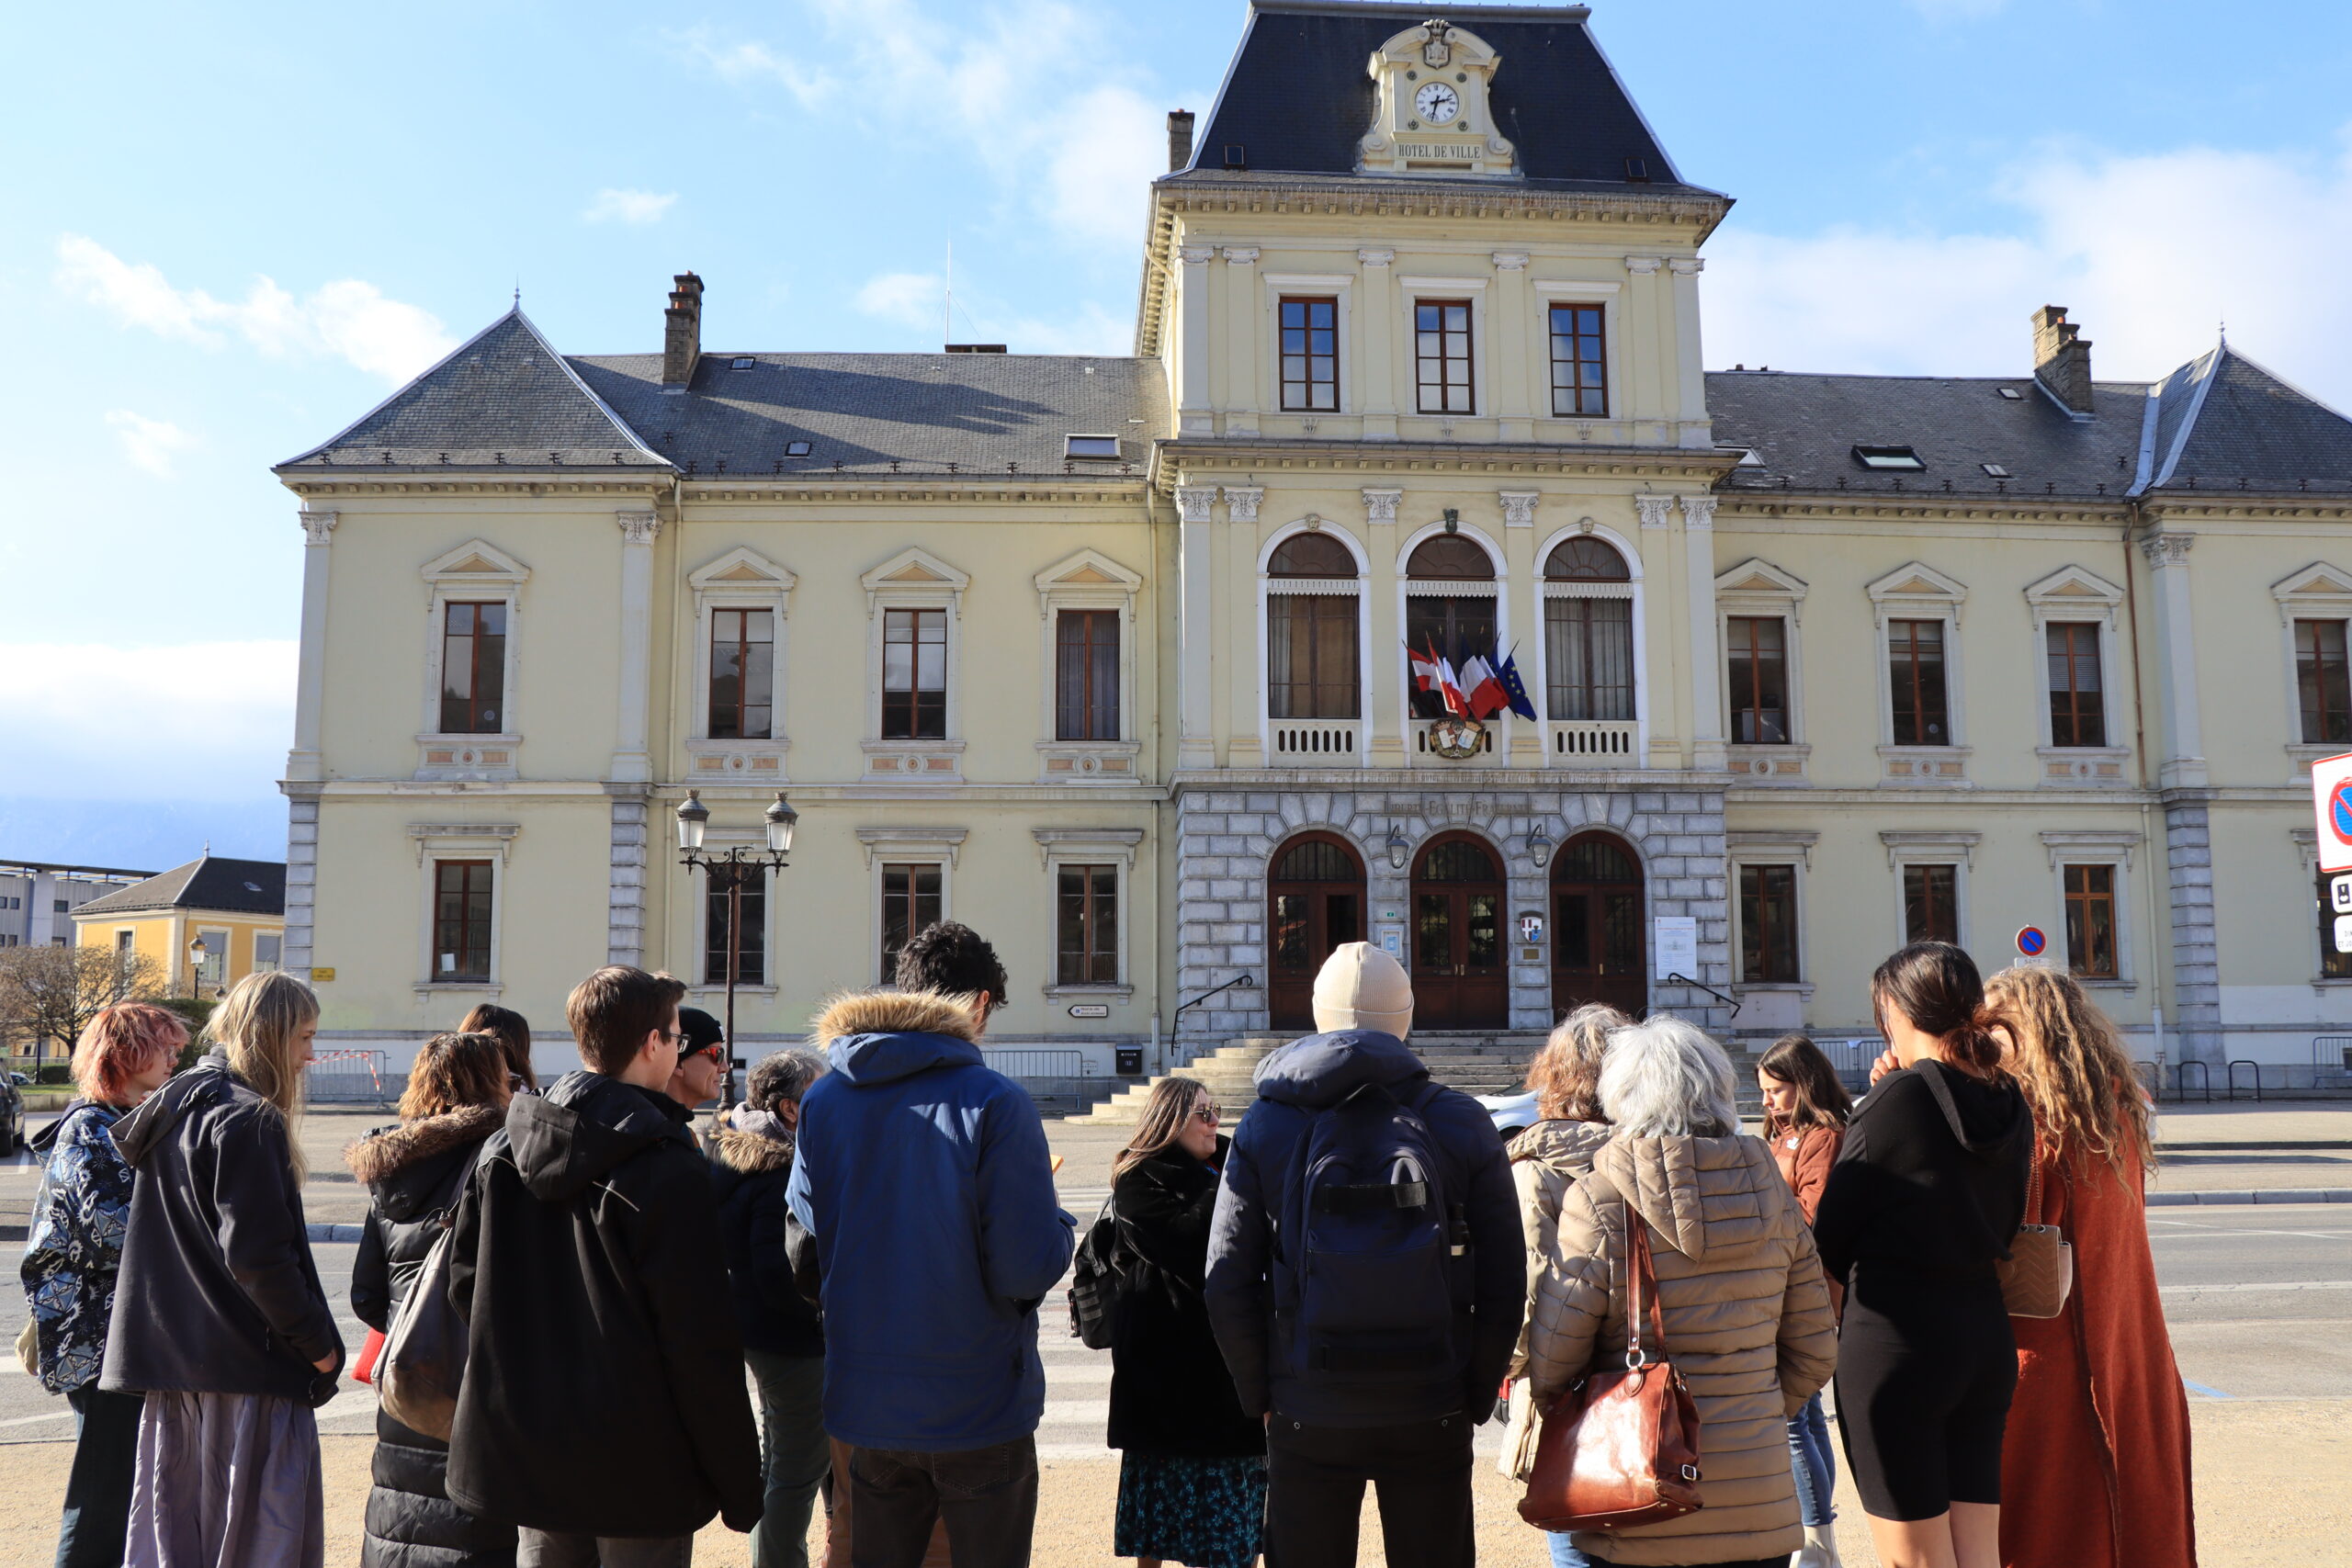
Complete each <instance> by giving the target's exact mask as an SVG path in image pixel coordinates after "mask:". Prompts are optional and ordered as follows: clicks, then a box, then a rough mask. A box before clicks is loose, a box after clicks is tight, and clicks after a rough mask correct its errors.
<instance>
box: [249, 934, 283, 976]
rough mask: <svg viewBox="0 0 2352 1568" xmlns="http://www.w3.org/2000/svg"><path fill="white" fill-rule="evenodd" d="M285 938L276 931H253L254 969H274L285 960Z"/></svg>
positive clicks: (257, 970) (256, 970)
mask: <svg viewBox="0 0 2352 1568" xmlns="http://www.w3.org/2000/svg"><path fill="white" fill-rule="evenodd" d="M285 953H286V938H285V937H284V936H283V935H281V934H280V933H278V932H277V931H255V932H254V970H255V972H256V973H258V972H259V971H262V970H266V969H275V968H277V966H278V965H279V964H282V963H283V962H284V961H285Z"/></svg>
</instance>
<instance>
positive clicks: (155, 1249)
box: [98, 1050, 344, 1407]
mask: <svg viewBox="0 0 2352 1568" xmlns="http://www.w3.org/2000/svg"><path fill="white" fill-rule="evenodd" d="M113 1132H114V1142H115V1147H116V1148H118V1149H119V1150H120V1151H121V1152H122V1157H123V1160H124V1163H126V1164H128V1165H129V1166H130V1168H131V1169H132V1170H133V1171H135V1172H137V1173H138V1180H137V1183H136V1185H135V1186H134V1187H133V1188H132V1190H131V1198H130V1227H129V1229H128V1230H127V1231H126V1233H125V1235H124V1236H123V1243H122V1269H121V1272H120V1273H119V1274H118V1275H117V1276H116V1280H115V1298H114V1319H113V1324H112V1326H111V1328H110V1329H109V1330H108V1332H107V1357H106V1363H105V1370H104V1371H101V1372H100V1373H99V1374H98V1386H99V1387H100V1388H103V1389H105V1390H107V1392H109V1393H148V1392H150V1391H155V1392H164V1391H173V1392H183V1393H253V1394H266V1395H270V1396H273V1397H275V1398H278V1399H292V1400H299V1401H300V1402H301V1403H303V1404H309V1405H311V1406H313V1407H315V1406H317V1405H321V1404H325V1403H326V1402H327V1401H328V1400H330V1399H333V1398H334V1393H335V1374H336V1372H337V1371H340V1370H341V1368H342V1362H343V1353H344V1346H343V1336H342V1335H340V1334H338V1333H337V1332H336V1331H335V1326H334V1311H333V1310H332V1309H331V1308H330V1307H329V1306H328V1305H327V1293H326V1292H325V1291H324V1290H322V1288H321V1287H320V1285H319V1269H318V1265H317V1264H315V1263H314V1262H312V1261H311V1243H310V1233H309V1231H308V1229H307V1228H306V1227H305V1225H304V1224H303V1220H302V1189H301V1185H300V1183H299V1182H297V1181H296V1180H295V1179H294V1167H293V1163H292V1159H291V1156H290V1153H289V1150H288V1145H287V1139H286V1119H285V1118H284V1117H283V1116H280V1115H279V1114H278V1112H277V1107H276V1106H273V1105H271V1104H270V1103H269V1101H267V1100H264V1099H263V1098H262V1097H261V1096H260V1095H258V1094H255V1093H254V1091H253V1090H252V1089H250V1088H248V1087H247V1086H246V1084H245V1081H244V1079H243V1078H241V1077H237V1075H236V1074H234V1073H232V1072H231V1071H230V1070H229V1057H228V1055H227V1053H225V1052H222V1051H218V1050H215V1051H211V1052H209V1053H207V1054H206V1055H204V1056H202V1057H201V1058H199V1059H198V1062H197V1064H196V1066H193V1067H190V1068H189V1069H188V1070H187V1072H184V1073H182V1074H180V1076H179V1077H175V1078H174V1079H172V1080H171V1081H170V1082H169V1083H167V1084H165V1085H164V1087H163V1088H162V1089H157V1090H156V1091H155V1092H154V1093H153V1095H151V1096H149V1097H148V1099H147V1101H146V1103H144V1104H143V1105H141V1106H140V1107H139V1109H138V1110H136V1111H132V1112H130V1114H129V1115H127V1116H125V1117H124V1118H123V1119H122V1120H121V1121H119V1122H116V1123H115V1124H114V1128H113ZM330 1356H332V1357H334V1366H333V1367H331V1368H330V1369H329V1370H328V1371H323V1372H322V1371H319V1370H318V1368H317V1367H316V1366H315V1365H314V1363H315V1362H317V1361H319V1360H321V1359H324V1358H327V1357H330Z"/></svg>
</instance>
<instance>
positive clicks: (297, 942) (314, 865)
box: [277, 779, 325, 981]
mask: <svg viewBox="0 0 2352 1568" xmlns="http://www.w3.org/2000/svg"><path fill="white" fill-rule="evenodd" d="M277 787H278V788H279V789H281V790H283V791H285V792H286V949H285V952H284V953H283V954H282V955H281V956H280V959H279V962H280V963H282V964H284V965H285V966H286V970H287V972H288V974H290V975H292V976H294V977H295V978H296V979H298V980H306V981H307V980H308V979H310V977H311V942H312V939H313V933H314V930H315V923H316V921H317V919H318V902H319V897H318V895H319V795H320V792H321V791H322V789H323V788H324V787H325V786H324V785H322V784H318V783H315V782H309V781H304V780H299V779H288V780H287V781H286V782H285V783H284V784H279V785H278V786H277Z"/></svg>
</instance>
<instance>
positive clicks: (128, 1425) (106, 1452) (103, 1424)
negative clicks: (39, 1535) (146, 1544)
mask: <svg viewBox="0 0 2352 1568" xmlns="http://www.w3.org/2000/svg"><path fill="white" fill-rule="evenodd" d="M65 1403H66V1404H70V1405H72V1406H73V1407H74V1468H73V1469H71V1470H69V1471H67V1472H65V1517H64V1518H63V1519H62V1520H61V1521H60V1522H59V1525H58V1530H57V1568H121V1564H122V1543H123V1536H124V1535H125V1533H126V1532H127V1531H128V1530H129V1529H130V1482H131V1477H132V1475H133V1473H134V1472H136V1471H137V1469H138V1462H139V1412H140V1410H141V1408H142V1407H144V1405H145V1404H146V1400H145V1398H144V1397H143V1396H141V1395H140V1394H136V1393H107V1391H106V1390H104V1389H102V1388H100V1387H99V1386H98V1385H97V1384H96V1383H94V1382H85V1383H84V1384H83V1385H82V1386H81V1387H80V1388H77V1389H71V1390H68V1391H67V1393H66V1395H65Z"/></svg>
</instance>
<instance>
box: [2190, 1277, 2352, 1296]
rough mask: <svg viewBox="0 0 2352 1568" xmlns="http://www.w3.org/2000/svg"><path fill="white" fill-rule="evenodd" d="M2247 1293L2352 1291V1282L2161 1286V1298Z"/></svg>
mask: <svg viewBox="0 0 2352 1568" xmlns="http://www.w3.org/2000/svg"><path fill="white" fill-rule="evenodd" d="M2245 1291H2254V1292H2262V1291H2352V1280H2280V1281H2279V1282H2278V1283H2277V1284H2275V1285H2271V1284H2265V1283H2263V1282H2262V1281H2260V1280H2235V1281H2233V1282H2232V1283H2230V1284H2226V1285H2159V1286H2157V1287H2156V1294H2158V1295H2160V1296H2201V1295H2205V1294H2208V1293H2212V1294H2219V1293H2221V1292H2233V1293H2234V1292H2245Z"/></svg>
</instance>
